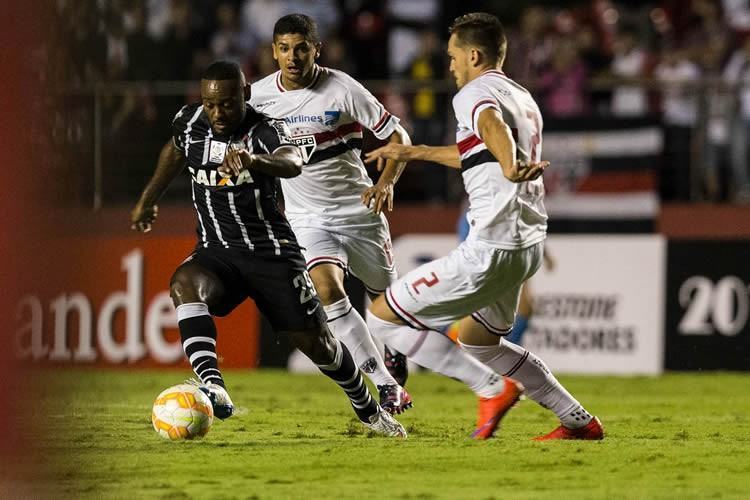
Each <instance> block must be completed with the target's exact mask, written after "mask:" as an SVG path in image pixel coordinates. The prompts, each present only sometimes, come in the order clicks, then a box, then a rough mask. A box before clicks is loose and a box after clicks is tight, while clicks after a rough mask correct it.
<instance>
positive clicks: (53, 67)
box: [36, 0, 750, 201]
mask: <svg viewBox="0 0 750 500" xmlns="http://www.w3.org/2000/svg"><path fill="white" fill-rule="evenodd" d="M563 4H568V5H570V6H569V7H561V5H563ZM552 5H554V6H552ZM474 10H484V11H489V12H492V13H496V14H498V16H499V17H500V18H501V20H503V22H504V24H505V25H506V29H507V32H508V38H509V55H508V58H507V61H506V64H505V68H504V69H505V72H506V73H507V74H508V75H509V76H510V77H512V78H514V79H516V80H518V81H519V82H521V83H522V84H524V85H526V86H527V87H528V88H529V89H530V90H531V91H532V93H533V94H534V95H535V97H536V98H537V100H538V102H539V103H540V106H541V107H542V111H543V113H544V116H545V118H547V119H566V118H576V117H585V116H592V115H596V116H611V117H618V118H623V119H627V118H634V117H644V116H656V117H658V119H660V120H661V121H662V123H663V125H664V130H665V135H664V137H665V153H666V156H665V157H666V158H667V162H669V163H671V164H678V163H679V164H688V163H690V162H696V161H697V162H700V164H701V166H702V170H701V171H702V172H703V173H702V174H701V175H702V179H701V180H700V183H699V185H700V190H699V191H698V192H697V193H696V192H695V191H692V192H691V190H690V187H689V186H688V183H687V181H686V180H685V179H684V175H683V174H679V175H677V176H673V177H670V176H669V174H668V173H667V174H665V175H666V178H667V180H668V182H666V183H665V182H663V183H662V184H663V185H665V186H666V187H665V188H663V189H662V192H661V194H662V197H663V198H665V199H676V200H680V199H688V198H690V197H692V198H693V199H696V198H697V199H705V200H717V201H718V200H733V201H748V200H750V179H748V155H749V154H750V152H749V151H748V149H747V144H748V138H750V87H747V88H742V84H743V83H744V82H750V36H749V35H750V0H661V1H658V0H652V1H650V2H641V1H628V2H621V3H616V2H611V1H610V0H587V1H579V2H480V1H473V0H466V1H462V2H460V3H459V2H449V1H440V0H387V1H367V0H316V1H303V0H192V1H191V0H58V1H57V16H58V21H57V22H55V23H54V26H55V28H54V33H52V39H53V40H56V42H53V43H51V44H50V46H49V47H47V48H46V50H42V51H39V52H38V54H36V56H37V59H38V60H40V61H39V62H42V63H44V64H41V65H40V68H41V69H40V70H39V71H40V73H42V74H41V75H40V76H41V78H43V79H44V80H45V81H48V82H55V83H56V84H60V83H63V84H65V85H68V86H71V87H76V86H86V85H91V84H92V82H113V81H117V82H120V81H135V82H153V81H158V80H166V81H180V80H195V79H197V78H198V77H199V75H200V73H201V71H202V69H203V68H205V67H206V66H207V65H208V63H209V62H210V61H212V60H214V59H231V60H235V61H237V62H238V63H240V64H241V65H242V67H243V68H244V70H245V73H246V74H247V76H248V77H249V79H251V80H253V79H256V78H260V77H262V76H264V75H266V74H268V73H271V72H273V71H275V70H276V69H277V67H276V65H275V61H274V60H273V58H272V55H271V50H270V41H271V37H272V30H273V25H274V22H275V21H276V20H277V19H278V18H279V17H281V16H283V15H285V14H288V13H291V12H301V13H305V14H308V15H310V16H311V17H313V18H314V19H315V20H316V21H317V23H318V26H319V30H320V35H321V39H322V41H323V50H322V55H321V58H320V61H319V62H320V64H322V65H325V66H330V67H334V68H339V69H342V70H344V71H346V72H348V73H350V74H351V75H352V76H354V77H355V78H357V79H359V80H367V81H373V80H377V81H386V80H388V81H391V82H394V81H409V82H411V85H410V86H408V87H403V89H401V90H399V89H397V86H396V85H394V84H393V83H391V84H390V85H389V84H388V83H383V85H379V86H376V88H374V89H373V91H374V92H375V93H376V94H377V95H378V96H379V97H380V98H381V99H382V100H383V101H384V102H385V103H386V105H387V106H388V107H389V108H391V110H392V111H393V112H394V113H395V114H397V115H399V116H402V117H403V118H404V121H405V122H406V123H407V124H408V127H409V128H410V130H411V132H412V133H413V137H414V140H415V142H420V143H428V144H440V143H446V142H450V141H451V140H452V133H453V127H452V124H451V123H450V122H449V121H448V120H446V119H445V117H446V116H450V114H451V113H450V112H449V111H450V97H451V94H452V91H451V90H450V88H449V87H448V86H447V84H446V83H444V84H443V85H442V86H441V85H440V84H434V82H435V81H438V82H440V81H445V80H446V79H448V80H449V79H450V75H449V73H448V68H447V66H448V64H447V58H446V55H445V43H446V41H447V38H448V30H447V28H448V26H449V25H450V22H451V21H452V19H453V18H454V17H456V16H457V15H460V14H461V13H465V12H468V11H474ZM420 82H425V84H424V85H421V84H420ZM675 82H678V83H675ZM374 83H377V82H374ZM737 85H739V90H736V88H737V87H736V86H737ZM404 89H406V90H404ZM184 100H185V96H176V97H175V98H174V99H165V98H162V97H159V96H157V95H155V94H153V93H151V92H149V90H148V87H147V86H144V87H140V88H139V89H138V90H131V91H129V92H123V93H122V94H121V95H114V94H113V95H111V96H109V98H108V99H105V100H104V102H103V106H104V108H105V111H106V113H105V115H106V118H105V119H106V123H107V125H108V126H107V131H106V133H107V134H109V136H110V139H111V142H112V143H118V144H121V143H124V142H127V141H131V140H135V139H137V137H136V136H135V135H134V131H135V132H137V134H138V137H143V134H144V131H154V133H156V131H159V133H158V134H157V137H158V138H159V140H163V136H164V131H165V130H166V127H165V126H164V123H168V121H167V119H166V118H165V115H169V114H170V113H173V112H174V111H175V109H176V106H177V105H178V104H179V103H180V102H181V101H184ZM697 130H700V131H701V132H700V134H698V133H696V131H697ZM696 145H698V146H699V147H697V146H696ZM154 147H156V145H155V146H154ZM697 151H699V152H700V154H699V157H696V155H697V154H698V153H697ZM149 155H151V157H153V153H152V152H151V151H149V152H148V154H144V158H145V157H148V156H149ZM146 163H147V166H146V167H145V169H146V171H148V170H150V168H151V163H152V162H150V161H147V162H146ZM430 172H431V173H430V174H429V175H427V176H425V178H424V182H423V183H422V185H421V188H422V192H421V195H422V196H424V197H425V198H426V199H428V200H432V201H442V200H445V199H451V198H452V197H453V196H455V193H454V192H453V191H452V190H451V189H450V186H449V185H448V184H447V183H446V182H445V179H444V177H443V175H444V174H443V172H442V171H435V170H434V169H430ZM425 193H426V194H425Z"/></svg>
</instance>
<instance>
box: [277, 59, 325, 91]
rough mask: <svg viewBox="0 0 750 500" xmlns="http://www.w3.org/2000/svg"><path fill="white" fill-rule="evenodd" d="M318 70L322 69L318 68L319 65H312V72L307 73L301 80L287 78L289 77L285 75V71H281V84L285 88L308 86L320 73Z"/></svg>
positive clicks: (293, 88)
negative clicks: (294, 80)
mask: <svg viewBox="0 0 750 500" xmlns="http://www.w3.org/2000/svg"><path fill="white" fill-rule="evenodd" d="M318 71H320V69H319V68H318V65H317V64H315V65H314V66H313V67H312V70H311V71H310V74H308V75H305V76H304V77H303V78H301V79H300V80H299V81H296V82H293V81H291V80H287V78H286V77H285V76H284V73H283V72H282V73H281V85H282V86H283V87H284V89H285V90H299V89H304V88H306V87H309V86H310V84H311V83H312V82H313V80H315V77H316V76H317V75H318Z"/></svg>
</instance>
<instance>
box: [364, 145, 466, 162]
mask: <svg viewBox="0 0 750 500" xmlns="http://www.w3.org/2000/svg"><path fill="white" fill-rule="evenodd" d="M380 158H383V159H386V160H396V161H403V162H408V161H413V160H424V161H432V162H435V163H440V164H441V165H445V166H446V167H451V168H461V158H460V157H459V156H458V148H457V147H456V145H455V144H452V145H450V146H424V145H419V146H408V145H404V144H396V143H389V144H386V145H385V146H382V147H379V148H378V149H373V150H372V151H370V152H369V153H366V154H365V162H367V163H371V162H373V161H375V160H378V159H380Z"/></svg>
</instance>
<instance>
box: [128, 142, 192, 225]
mask: <svg viewBox="0 0 750 500" xmlns="http://www.w3.org/2000/svg"><path fill="white" fill-rule="evenodd" d="M184 167H185V155H184V154H183V152H182V151H180V150H179V149H177V147H176V146H175V145H174V142H173V141H172V139H170V140H169V141H167V143H166V144H165V145H164V147H163V148H161V153H159V161H158V162H157V163H156V170H155V171H154V175H153V176H152V177H151V179H150V180H149V181H148V184H146V187H145V188H144V189H143V192H142V193H141V197H140V198H139V199H138V203H136V204H135V207H134V208H133V210H132V211H131V212H130V223H131V226H130V227H131V229H133V230H135V231H140V232H142V233H147V232H149V231H150V230H151V225H152V224H153V223H154V221H155V220H156V216H157V215H158V213H159V207H158V206H156V202H158V201H159V199H160V198H161V197H162V195H163V194H164V192H165V191H166V190H167V187H169V184H170V183H171V182H172V180H173V179H174V178H175V177H177V175H178V174H179V173H180V172H181V171H182V169H183V168H184Z"/></svg>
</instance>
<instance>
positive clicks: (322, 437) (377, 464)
mask: <svg viewBox="0 0 750 500" xmlns="http://www.w3.org/2000/svg"><path fill="white" fill-rule="evenodd" d="M188 375H189V374H188V373H187V372H185V373H180V372H156V371H135V372H125V371H96V370H76V371H73V370H61V371H59V372H45V373H43V374H41V375H40V376H39V377H38V380H37V381H38V382H39V383H40V386H41V387H42V391H43V392H42V394H41V396H34V398H35V400H33V401H28V402H27V404H28V408H33V409H34V415H32V416H31V418H30V419H28V421H27V424H28V425H29V426H32V427H27V429H26V431H27V432H29V433H30V434H29V439H31V440H33V443H34V445H35V447H36V451H35V452H34V453H33V458H29V459H21V458H19V460H18V461H17V463H16V464H15V465H13V466H12V467H7V468H3V470H2V471H0V497H5V496H6V495H8V496H16V495H14V493H19V492H23V496H37V497H45V498H261V499H266V498H305V499H317V498H334V499H347V498H375V497H380V498H416V499H431V498H462V499H463V498H467V499H489V498H497V499H504V498H534V499H536V498H554V499H556V500H558V499H561V498H575V499H582V498H608V499H609V498H701V499H703V498H750V375H744V374H690V375H687V374H670V375H666V376H663V377H659V378H641V377H637V378H617V377H561V380H562V382H563V383H564V384H565V385H566V386H567V387H568V389H569V390H570V391H571V392H572V393H573V394H575V395H576V396H577V397H578V398H579V399H580V400H581V401H582V402H583V403H584V404H585V405H586V406H587V408H588V409H589V410H590V411H592V412H593V413H595V414H597V415H598V416H599V417H601V419H602V422H603V424H604V426H605V429H606V431H607V437H606V439H605V440H604V441H602V442H572V441H568V442H554V443H536V442H533V441H531V440H530V439H531V438H532V437H534V436H535V435H539V434H542V433H545V432H547V431H550V430H551V429H552V428H553V427H554V426H555V425H556V420H555V418H554V416H553V415H552V414H551V413H549V412H547V411H545V410H543V409H542V408H540V407H539V406H537V405H536V404H535V403H533V402H532V401H530V400H526V401H523V402H522V403H521V404H520V406H519V407H517V408H515V409H514V410H512V411H511V412H510V413H509V414H508V415H507V417H506V418H505V420H504V421H503V425H502V428H501V430H500V432H499V435H498V437H497V438H496V439H494V440H491V441H488V442H474V441H472V440H471V439H469V437H468V436H469V434H470V432H471V430H472V427H473V422H474V418H475V410H476V402H475V399H474V397H473V395H472V394H471V393H470V391H469V390H468V389H466V388H465V387H464V386H462V385H461V384H459V383H458V382H455V381H452V380H449V379H446V378H444V377H440V376H436V375H426V374H417V375H414V376H412V378H411V379H410V380H409V384H408V388H409V389H410V391H411V393H412V396H413V397H414V401H415V407H414V408H413V409H412V410H410V411H408V412H407V413H406V414H405V415H402V416H401V417H400V420H401V421H402V423H403V424H404V425H405V426H406V428H407V430H408V431H409V439H408V440H406V441H404V440H398V439H394V438H383V437H374V436H370V435H368V433H367V432H366V430H365V428H364V427H363V426H361V425H359V424H358V423H357V422H356V421H355V420H354V419H353V418H352V415H353V413H352V412H351V411H350V408H349V406H348V402H347V400H346V399H345V397H344V395H343V394H342V393H341V392H340V391H339V389H338V388H337V387H336V386H334V385H333V384H332V383H331V382H330V381H329V380H327V379H326V378H324V377H322V376H320V375H291V374H288V373H284V372H279V371H257V372H228V373H226V376H225V378H226V380H227V383H228V384H229V388H230V390H231V394H232V396H233V398H234V401H235V403H236V404H237V405H238V406H239V407H240V411H239V414H238V415H236V416H235V417H233V418H231V419H229V420H227V421H225V422H221V421H216V422H215V423H214V425H213V428H212V429H211V431H210V432H209V433H208V435H207V436H206V438H205V439H203V440H201V441H193V442H176V443H175V442H168V441H165V440H162V439H161V438H159V437H158V436H157V435H156V433H155V432H154V431H153V429H152V427H151V423H150V419H149V417H150V410H151V404H152V402H153V399H154V397H155V396H156V395H157V394H158V393H159V392H160V391H161V390H162V389H164V388H165V387H167V386H169V385H172V384H175V383H179V382H181V381H182V379H183V378H184V376H188ZM29 394H31V393H29ZM3 491H5V495H4V494H3Z"/></svg>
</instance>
